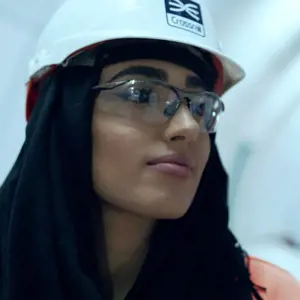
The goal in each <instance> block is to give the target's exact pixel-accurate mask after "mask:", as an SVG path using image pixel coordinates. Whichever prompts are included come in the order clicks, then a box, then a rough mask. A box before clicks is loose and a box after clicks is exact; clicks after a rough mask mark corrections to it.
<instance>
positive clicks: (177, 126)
mask: <svg viewBox="0 0 300 300" xmlns="http://www.w3.org/2000/svg"><path fill="white" fill-rule="evenodd" d="M199 135H200V125H199V123H198V122H197V121H196V120H195V118H194V117H193V116H192V114H191V112H190V110H189V109H188V107H187V106H186V105H185V104H181V105H180V107H179V108H178V110H177V112H176V113H175V115H174V116H173V117H172V118H171V119H170V120H169V122H168V125H167V127H166V129H165V132H164V136H165V139H166V140H167V141H174V140H183V141H185V142H187V143H189V142H193V141H196V140H197V139H198V137H199Z"/></svg>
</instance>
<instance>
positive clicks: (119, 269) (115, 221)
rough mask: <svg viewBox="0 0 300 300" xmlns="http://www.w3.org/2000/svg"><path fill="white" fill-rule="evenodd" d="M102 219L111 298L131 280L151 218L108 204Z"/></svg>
mask: <svg viewBox="0 0 300 300" xmlns="http://www.w3.org/2000/svg"><path fill="white" fill-rule="evenodd" d="M102 220H103V225H104V236H105V242H106V253H107V263H108V269H109V272H110V274H111V279H112V283H113V286H114V294H115V297H114V299H118V298H120V299H122V297H123V296H124V297H125V296H126V294H127V292H128V291H129V290H130V288H131V287H132V285H133V284H134V282H135V280H136V277H137V275H138V273H139V271H140V269H141V266H142V264H143V262H144V259H145V256H146V253H147V250H148V240H149V236H150V234H151V231H152V228H153V224H154V221H153V220H150V219H146V218H142V217H139V216H136V215H132V214H130V213H127V212H125V211H120V210H118V209H115V208H113V207H111V206H108V205H104V207H103V211H102ZM117 294H121V296H119V297H118V296H116V295H117ZM123 294H125V295H123ZM124 297H123V298H124Z"/></svg>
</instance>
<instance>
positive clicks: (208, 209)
mask: <svg viewBox="0 0 300 300" xmlns="http://www.w3.org/2000/svg"><path fill="white" fill-rule="evenodd" d="M98 80H99V70H98V69H97V68H91V67H89V66H73V67H67V68H62V67H60V68H57V69H56V70H55V71H54V72H52V73H51V74H49V75H48V76H47V77H46V78H45V79H44V80H43V81H42V83H41V85H40V87H39V98H38V101H37V103H36V106H35V109H34V111H33V113H32V115H31V117H30V120H29V122H28V125H27V128H26V139H25V142H24V144H23V147H22V149H21V151H20V153H19V156H18V158H17V160H16V162H15V164H14V166H13V168H12V170H11V171H10V173H9V175H8V176H7V178H6V180H5V181H4V183H3V185H2V187H1V190H0V263H1V265H0V299H1V300H22V299H26V300H27V299H31V300H40V299H43V300H54V299H55V300H69V299H72V300H100V299H105V300H106V299H110V292H109V291H108V289H107V285H106V284H107V282H106V280H105V278H103V276H102V275H101V274H100V272H99V268H98V265H99V263H98V260H99V259H98V254H97V253H96V252H97V251H96V249H97V247H96V241H95V239H94V237H95V232H94V231H95V226H94V217H95V212H97V211H98V206H99V203H101V200H99V196H98V195H96V194H95V192H94V190H93V186H92V178H91V165H92V159H91V153H92V137H91V116H92V111H93V105H94V99H95V92H94V91H92V89H91V88H92V86H94V85H95V84H96V83H97V82H98ZM211 142H212V143H211V144H212V149H211V154H210V157H209V161H208V163H207V166H206V169H205V171H204V175H203V179H202V180H201V183H200V185H199V188H198V191H197V193H196V196H195V199H194V201H193V204H192V206H191V208H190V209H189V211H188V212H187V214H186V215H185V216H184V217H182V218H181V219H178V220H161V221H158V222H157V226H156V227H155V230H154V232H153V235H152V237H151V243H150V249H149V251H148V255H147V257H146V260H145V263H144V265H143V267H142V270H141V272H140V275H139V276H138V279H137V281H136V284H135V286H134V288H133V289H132V290H131V291H130V293H129V295H128V297H127V298H126V299H128V300H150V299H151V300H154V299H155V300H163V299H164V300H165V299H173V300H182V299H187V300H194V299H195V300H196V299H216V300H219V299H231V300H251V299H252V298H251V296H252V295H254V296H256V298H257V299H260V297H259V296H258V294H257V292H256V289H255V287H254V285H253V283H252V282H251V280H250V275H249V271H248V267H247V255H246V254H245V252H244V251H243V250H242V249H241V247H239V246H238V243H237V240H236V239H235V237H234V236H233V234H232V233H231V231H230V230H229V228H228V207H227V183H228V182H227V181H228V179H227V175H226V173H225V171H224V169H223V167H222V164H221V161H220V158H219V155H218V151H217V148H216V146H215V143H214V135H211ZM103 255H104V254H103ZM104 259H105V257H104Z"/></svg>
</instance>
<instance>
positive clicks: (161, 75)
mask: <svg viewBox="0 0 300 300" xmlns="http://www.w3.org/2000/svg"><path fill="white" fill-rule="evenodd" d="M128 75H132V76H134V75H142V76H145V77H148V78H150V79H157V80H161V81H167V80H168V73H167V72H166V71H165V70H163V69H158V68H154V67H150V66H143V65H140V66H131V67H128V68H126V69H123V70H121V71H120V72H118V73H117V74H116V75H114V76H113V77H112V78H111V79H110V80H109V81H114V80H116V79H118V78H120V77H124V76H128Z"/></svg>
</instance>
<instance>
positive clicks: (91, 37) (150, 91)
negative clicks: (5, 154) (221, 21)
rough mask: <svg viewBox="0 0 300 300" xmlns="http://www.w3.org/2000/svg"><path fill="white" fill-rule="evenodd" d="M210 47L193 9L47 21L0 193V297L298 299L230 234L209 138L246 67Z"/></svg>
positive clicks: (76, 4) (206, 25)
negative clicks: (20, 136)
mask: <svg viewBox="0 0 300 300" xmlns="http://www.w3.org/2000/svg"><path fill="white" fill-rule="evenodd" d="M100 12H101V13H100ZM217 45H218V44H217V41H216V40H215V38H214V33H213V28H212V25H211V24H210V21H209V18H208V13H207V12H206V10H205V8H204V7H203V6H202V5H201V3H198V1H190V2H189V3H188V2H187V1H185V3H183V2H181V1H174V2H172V1H169V2H168V1H166V2H165V3H164V2H163V1H158V0H157V1H154V0H151V1H146V0H144V1H143V4H141V2H139V3H137V1H125V0H117V1H114V2H111V1H108V0H107V1H104V0H102V1H99V0H97V1H96V0H86V1H84V2H83V1H76V0H72V1H69V2H67V3H66V4H64V6H63V7H62V8H61V9H60V10H59V11H58V12H57V13H56V14H55V16H54V17H53V18H52V20H51V21H50V23H49V25H48V26H47V28H46V29H45V31H44V33H43V34H42V37H41V39H40V41H39V45H38V49H37V55H36V57H35V59H34V60H33V61H32V62H31V74H30V75H31V77H30V83H29V86H28V99H27V118H28V125H27V128H26V140H25V142H24V145H23V147H22V150H21V152H20V154H19V157H18V159H17V161H16V163H15V165H14V166H13V168H12V170H11V172H10V174H9V175H8V177H7V178H6V180H5V182H4V184H3V186H2V188H1V192H0V199H1V202H0V205H1V206H0V220H1V290H0V295H1V297H0V298H1V300H8V299H9V300H21V299H31V300H34V299H43V300H48V299H49V300H50V299H51V300H54V299H55V300H59V299H60V300H67V299H68V300H69V299H78V300H83V299H85V300H87V299H89V300H96V299H97V300H99V299H105V300H106V299H107V300H108V299H114V300H123V299H126V300H133V299H137V300H150V299H151V300H152V299H155V300H157V299H178V300H183V299H184V300H185V299H187V300H190V299H237V300H250V299H257V300H259V299H269V300H286V299H289V300H293V299H298V298H299V287H298V286H297V284H296V283H295V282H294V281H293V279H292V278H291V277H289V275H287V274H284V272H283V271H279V270H276V268H275V267H272V266H268V265H267V264H265V263H263V262H260V261H258V260H253V259H252V260H251V259H250V258H248V257H247V256H246V254H245V253H244V251H243V250H242V249H241V247H240V246H239V244H238V243H237V241H236V239H235V238H234V236H233V234H232V233H231V231H230V230H229V228H228V208H227V176H226V174H225V172H224V169H223V167H222V165H221V162H220V159H219V156H218V152H217V149H216V146H215V142H214V140H215V133H214V132H215V125H216V121H217V119H218V117H219V115H220V114H221V113H222V112H223V110H224V104H223V102H222V101H221V99H220V98H219V96H220V95H222V94H223V93H224V92H225V91H226V90H228V89H229V88H230V87H232V86H233V85H234V84H235V83H237V82H238V81H239V80H241V79H242V77H243V71H242V69H241V68H240V67H239V66H238V65H236V64H235V63H234V62H233V61H231V60H230V59H228V58H227V57H225V56H224V55H223V54H222V53H221V52H220V50H219V49H218V48H217V47H218V46H217ZM274 270H275V271H274ZM262 272H264V273H262ZM269 273H272V276H273V275H274V274H275V276H277V277H276V279H279V278H280V280H281V281H285V282H286V283H285V284H283V286H282V287H278V286H276V292H275V294H274V291H275V290H274V289H273V286H272V285H271V284H270V278H271V275H270V274H269ZM265 274H266V275H265ZM268 274H269V275H268ZM276 274H277V275H276ZM271 281H272V280H271ZM280 293H281V294H280ZM293 297H294V298H293Z"/></svg>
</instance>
